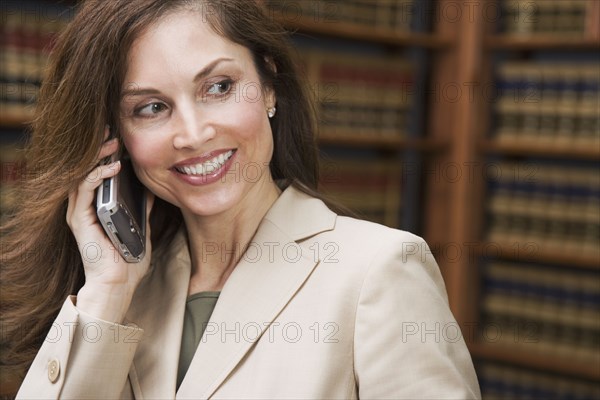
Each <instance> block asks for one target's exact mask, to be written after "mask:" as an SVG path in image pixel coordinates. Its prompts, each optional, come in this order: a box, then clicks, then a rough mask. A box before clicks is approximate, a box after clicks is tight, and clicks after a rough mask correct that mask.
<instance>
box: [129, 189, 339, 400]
mask: <svg viewBox="0 0 600 400" xmlns="http://www.w3.org/2000/svg"><path fill="white" fill-rule="evenodd" d="M335 219H336V214H335V213H333V212H332V211H331V210H329V209H328V208H327V207H326V206H325V204H324V203H323V202H322V201H321V200H318V199H315V198H313V197H311V196H308V195H306V194H304V193H303V192H301V191H299V190H297V189H295V188H294V187H292V186H290V187H288V188H287V189H286V190H285V191H284V192H283V193H282V194H281V195H280V196H279V198H278V199H277V200H276V202H275V203H274V204H273V206H272V207H271V209H270V210H269V211H268V212H267V215H266V216H265V218H263V220H262V222H261V223H260V225H259V226H258V229H257V231H256V234H255V235H254V237H253V239H252V241H251V245H250V246H249V247H248V250H247V252H246V253H245V254H244V255H243V256H242V258H241V260H240V262H239V263H238V265H237V266H236V268H235V269H234V271H233V272H232V273H231V275H230V276H229V278H228V279H227V282H226V284H225V286H224V287H223V290H222V291H221V295H220V297H219V300H218V302H217V305H216V306H215V309H214V311H213V313H212V315H211V318H210V321H209V326H208V327H207V329H206V331H205V333H204V336H203V338H202V340H201V341H200V344H199V345H198V348H197V349H196V353H195V355H194V358H193V360H192V362H191V364H190V367H189V369H188V371H187V374H186V376H185V378H184V380H183V382H182V384H181V386H180V388H179V390H178V391H177V398H178V399H185V398H194V399H197V398H209V397H210V396H211V395H212V394H213V393H214V392H215V390H217V389H218V387H219V386H220V385H221V384H222V383H223V382H224V381H225V379H227V377H228V376H229V374H230V373H231V371H232V370H233V369H234V368H235V367H236V365H237V364H238V363H239V362H240V361H241V360H242V358H243V357H244V355H245V354H246V353H247V352H248V351H249V350H250V349H251V348H252V346H253V345H254V343H255V342H257V341H258V340H259V339H260V336H261V335H262V334H263V333H264V332H265V331H266V330H267V329H268V328H269V325H270V324H271V323H272V322H273V320H274V319H275V318H276V317H277V315H278V314H279V313H280V312H281V310H282V309H283V308H284V307H285V306H286V304H287V303H288V302H289V301H290V300H291V298H292V297H293V296H294V295H295V293H296V292H297V291H298V289H299V288H300V287H301V286H302V284H303V283H304V282H305V281H306V279H307V278H308V276H309V275H310V274H311V272H312V271H313V270H314V268H315V267H316V266H317V265H318V260H314V259H312V257H311V256H312V253H311V254H308V253H307V252H304V254H302V252H300V256H299V258H298V257H295V258H293V259H291V258H290V257H286V253H285V252H283V251H282V249H284V247H285V246H290V245H297V242H299V241H301V240H304V239H307V238H309V237H311V236H313V235H316V234H318V233H320V232H324V231H328V230H332V229H333V228H334V226H335ZM153 264H155V265H154V267H153V270H152V272H151V274H152V276H149V277H147V279H144V281H143V282H142V283H141V284H140V288H139V289H138V290H137V291H136V298H134V303H133V304H132V307H131V309H130V312H129V313H128V319H129V320H131V321H134V322H135V323H137V324H138V325H139V326H140V327H142V328H144V330H145V334H144V337H145V338H146V339H145V340H142V342H141V343H140V344H139V345H138V351H137V352H136V356H135V357H134V362H133V366H132V368H131V371H130V378H131V384H132V387H133V390H134V393H135V394H136V397H138V398H173V397H174V394H175V381H176V374H177V368H178V360H179V350H180V343H181V334H182V326H183V314H184V308H185V301H186V298H187V290H188V285H189V277H190V271H191V262H190V257H189V250H188V247H187V242H186V240H185V234H184V233H183V232H179V233H178V235H177V237H176V238H175V240H174V242H173V245H172V246H171V249H170V251H169V252H167V253H165V256H164V257H162V258H160V259H157V260H155V261H154V262H153ZM250 325H251V326H252V327H253V328H258V331H257V334H256V335H255V336H254V337H252V338H247V337H243V338H240V335H241V332H240V331H239V330H240V329H241V328H242V327H248V326H250ZM253 332H254V331H253Z"/></svg>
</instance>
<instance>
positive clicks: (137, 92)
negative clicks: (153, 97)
mask: <svg viewBox="0 0 600 400" xmlns="http://www.w3.org/2000/svg"><path fill="white" fill-rule="evenodd" d="M227 61H229V62H231V61H234V60H233V58H227V57H221V58H217V59H216V60H213V61H211V62H210V63H208V64H207V65H206V66H205V67H204V68H202V69H201V70H200V72H198V73H197V74H196V75H195V76H194V79H193V82H194V83H197V82H198V81H199V80H201V79H203V78H205V77H206V76H207V75H210V73H211V72H212V71H213V70H214V69H215V68H216V67H217V65H219V64H220V63H222V62H227ZM129 86H132V85H129ZM159 93H160V92H159V91H158V90H156V89H152V88H135V89H125V90H123V91H122V92H121V96H120V97H121V100H122V99H123V98H124V97H125V96H144V95H147V94H159Z"/></svg>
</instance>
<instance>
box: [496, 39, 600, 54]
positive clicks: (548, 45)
mask: <svg viewBox="0 0 600 400" xmlns="http://www.w3.org/2000/svg"><path fill="white" fill-rule="evenodd" d="M485 46H486V47H487V48H489V49H506V50H594V49H596V50H600V39H590V38H583V37H582V38H576V37H561V36H550V35H543V36H542V35H531V36H507V35H494V36H490V37H487V38H486V39H485Z"/></svg>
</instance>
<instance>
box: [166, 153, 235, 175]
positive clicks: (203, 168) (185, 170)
mask: <svg viewBox="0 0 600 400" xmlns="http://www.w3.org/2000/svg"><path fill="white" fill-rule="evenodd" d="M234 152H235V151H234V150H229V151H228V152H226V153H222V154H219V155H218V156H216V157H213V158H211V159H210V160H207V161H205V162H203V163H198V164H193V165H186V166H182V167H175V169H176V170H177V172H180V173H182V174H185V175H192V176H206V175H210V174H212V173H214V172H215V171H217V170H218V169H219V168H221V167H222V166H223V165H224V164H225V163H226V162H227V160H229V159H230V158H231V156H232V155H233V153H234Z"/></svg>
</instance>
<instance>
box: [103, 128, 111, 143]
mask: <svg viewBox="0 0 600 400" xmlns="http://www.w3.org/2000/svg"><path fill="white" fill-rule="evenodd" d="M109 137H110V126H109V125H105V126H104V141H106V139H108V138H109Z"/></svg>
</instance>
